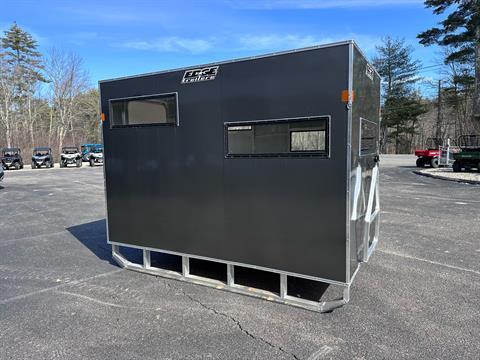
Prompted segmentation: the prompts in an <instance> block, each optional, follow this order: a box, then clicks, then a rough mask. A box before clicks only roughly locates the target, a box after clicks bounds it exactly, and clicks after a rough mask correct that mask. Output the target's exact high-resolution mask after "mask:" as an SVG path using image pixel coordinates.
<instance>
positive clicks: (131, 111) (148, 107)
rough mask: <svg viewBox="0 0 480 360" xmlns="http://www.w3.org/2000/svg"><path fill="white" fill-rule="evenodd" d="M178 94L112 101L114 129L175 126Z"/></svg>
mask: <svg viewBox="0 0 480 360" xmlns="http://www.w3.org/2000/svg"><path fill="white" fill-rule="evenodd" d="M177 113H178V112H177V94H165V95H156V96H149V97H140V98H129V99H119V100H111V123H112V127H125V126H147V125H156V124H163V125H168V124H170V125H175V124H177V123H178V118H177Z"/></svg>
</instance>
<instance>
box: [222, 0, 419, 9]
mask: <svg viewBox="0 0 480 360" xmlns="http://www.w3.org/2000/svg"><path fill="white" fill-rule="evenodd" d="M228 3H229V4H230V5H231V6H232V7H234V8H239V9H264V10H268V9H272V10H274V9H330V8H355V7H380V6H401V5H423V0H252V1H242V0H229V1H228Z"/></svg>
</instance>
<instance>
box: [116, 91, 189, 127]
mask: <svg viewBox="0 0 480 360" xmlns="http://www.w3.org/2000/svg"><path fill="white" fill-rule="evenodd" d="M172 95H174V96H175V105H176V109H175V110H176V111H175V114H176V122H174V123H150V124H127V125H115V124H114V123H113V106H112V103H114V102H117V101H125V100H130V101H134V100H145V99H155V98H159V97H167V96H172ZM178 99H179V97H178V92H177V91H174V92H168V93H159V94H149V95H140V96H127V97H121V98H114V99H108V111H109V113H108V115H109V119H108V120H109V123H110V124H109V125H110V126H109V127H110V129H125V128H135V127H151V126H180V111H179V105H178Z"/></svg>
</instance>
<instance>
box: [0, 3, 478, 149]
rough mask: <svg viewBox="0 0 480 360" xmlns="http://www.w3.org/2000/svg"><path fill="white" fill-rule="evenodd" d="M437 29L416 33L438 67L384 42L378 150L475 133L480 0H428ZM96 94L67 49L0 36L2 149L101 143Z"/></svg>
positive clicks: (18, 34) (11, 32)
mask: <svg viewBox="0 0 480 360" xmlns="http://www.w3.org/2000/svg"><path fill="white" fill-rule="evenodd" d="M425 5H426V7H428V8H432V9H433V12H434V14H437V15H442V14H445V13H448V15H446V17H445V19H444V20H442V21H441V22H440V23H439V26H438V27H434V28H431V29H427V30H425V31H424V32H422V33H420V34H418V40H419V42H420V43H421V44H422V45H424V46H431V45H434V44H436V45H439V46H440V48H441V49H442V54H441V57H442V59H441V62H440V64H434V65H428V66H424V65H422V63H421V62H420V61H419V60H415V59H414V57H413V48H412V47H411V46H408V45H407V44H406V43H405V41H404V40H402V39H396V38H392V37H386V38H384V39H383V42H382V44H381V45H379V46H378V47H377V54H376V56H375V57H374V59H373V63H374V65H375V67H376V68H377V70H378V72H379V74H380V76H381V77H382V118H381V129H380V140H381V152H382V153H411V152H412V151H413V150H414V149H415V148H419V147H422V146H424V145H425V140H426V139H427V138H428V137H436V138H451V139H457V138H458V136H459V135H463V134H474V133H480V1H478V0H426V1H425ZM439 65H441V68H442V73H441V77H440V79H438V83H436V84H433V85H434V86H435V88H436V94H437V95H436V97H435V98H426V97H425V96H422V94H421V93H420V91H419V89H420V88H421V87H419V83H420V82H422V81H425V79H423V78H422V76H421V75H422V72H424V71H425V70H427V69H429V68H430V69H431V68H432V67H438V66H439ZM100 137H101V133H100V124H99V106H98V91H97V90H96V89H95V88H93V87H92V86H91V85H90V80H89V77H88V73H87V72H86V70H85V69H84V66H83V61H82V59H81V58H80V57H79V56H78V55H76V54H74V53H71V52H66V51H63V50H59V49H51V50H50V51H48V53H47V54H41V53H40V52H39V51H38V48H37V43H36V41H35V40H34V39H33V38H32V36H31V35H30V34H29V33H27V32H26V31H24V30H23V29H21V28H20V27H19V26H18V25H17V24H16V23H14V24H13V25H12V26H11V27H10V29H8V30H7V31H5V32H4V36H3V37H0V147H1V146H7V147H21V148H23V149H30V148H32V147H34V146H50V147H52V149H54V150H55V151H59V150H60V149H61V147H62V146H63V145H78V144H80V143H83V142H99V141H100Z"/></svg>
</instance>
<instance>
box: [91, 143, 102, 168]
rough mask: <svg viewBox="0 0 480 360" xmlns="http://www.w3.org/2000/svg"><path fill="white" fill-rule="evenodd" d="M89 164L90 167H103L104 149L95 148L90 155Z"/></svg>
mask: <svg viewBox="0 0 480 360" xmlns="http://www.w3.org/2000/svg"><path fill="white" fill-rule="evenodd" d="M88 162H89V163H90V166H95V164H101V165H103V147H94V148H93V149H92V150H91V152H90V153H89V154H88Z"/></svg>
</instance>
